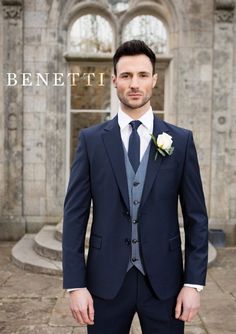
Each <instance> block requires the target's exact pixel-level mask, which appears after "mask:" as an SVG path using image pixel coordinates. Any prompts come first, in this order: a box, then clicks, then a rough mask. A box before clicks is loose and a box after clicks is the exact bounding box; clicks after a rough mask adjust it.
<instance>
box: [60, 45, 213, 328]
mask: <svg viewBox="0 0 236 334" xmlns="http://www.w3.org/2000/svg"><path fill="white" fill-rule="evenodd" d="M155 60H156V58H155V55H154V53H153V52H152V50H151V49H150V48H149V47H148V46H147V45H146V44H145V43H144V42H142V41H139V40H132V41H128V42H126V43H124V44H122V45H121V46H120V47H119V48H118V49H117V51H116V53H115V55H114V57H113V63H114V77H113V83H114V86H115V88H116V90H117V95H118V97H119V100H120V109H119V111H118V114H117V115H116V116H115V117H114V118H113V119H112V120H110V121H107V122H105V123H103V124H99V125H96V126H92V127H90V128H87V129H84V130H81V132H80V138H79V144H78V148H77V151H76V155H75V159H74V162H73V165H72V168H71V176H70V180H69V186H68V190H67V194H66V198H65V205H64V231H63V269H64V288H65V289H68V290H69V294H70V308H71V311H72V313H73V316H74V318H75V319H76V320H77V321H78V322H79V323H81V324H87V325H88V326H87V328H88V333H90V334H91V333H95V334H108V333H109V334H128V333H129V330H130V326H131V322H132V319H133V316H134V314H135V312H137V313H138V316H139V319H140V324H141V327H142V333H144V334H180V333H183V332H184V322H185V321H191V320H192V319H193V317H194V316H195V315H196V314H197V312H198V309H199V305H200V295H199V291H200V290H201V289H202V286H203V285H204V284H205V278H206V269H207V250H208V220H207V213H206V207H205V201H204V195H203V190H202V184H201V177H200V172H199V166H198V161H197V154H196V150H195V146H194V142H193V137H192V132H191V131H189V130H186V129H182V128H179V127H177V126H174V125H171V124H169V123H167V122H164V121H162V120H160V119H159V118H157V117H156V116H154V114H153V112H152V109H151V105H150V98H151V95H152V90H153V88H154V86H155V84H156V82H157V74H155ZM152 134H153V137H151V135H152ZM159 135H160V136H159ZM158 136H159V137H158ZM157 137H158V139H157ZM178 198H179V199H180V203H181V208H182V213H183V218H184V228H185V235H186V240H185V269H184V270H183V265H182V253H181V240H180V232H179V224H178V212H177V207H178V206H177V203H178ZM91 199H92V200H93V222H92V228H91V235H90V244H89V254H88V259H87V263H85V258H84V241H85V232H86V227H87V222H88V217H89V212H90V203H91Z"/></svg>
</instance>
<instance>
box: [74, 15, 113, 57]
mask: <svg viewBox="0 0 236 334" xmlns="http://www.w3.org/2000/svg"><path fill="white" fill-rule="evenodd" d="M112 46H113V33H112V29H111V26H110V24H109V22H108V21H107V20H106V19H105V18H103V17H102V16H100V15H94V14H88V15H84V16H81V17H80V18H79V19H77V20H76V21H75V22H74V24H73V25H72V28H71V31H70V38H69V50H70V51H75V52H78V53H79V54H80V55H86V56H88V55H89V54H90V55H92V56H94V54H96V55H97V56H99V55H106V54H108V55H109V54H110V55H111V54H112V51H113V50H112V49H113V48H112Z"/></svg>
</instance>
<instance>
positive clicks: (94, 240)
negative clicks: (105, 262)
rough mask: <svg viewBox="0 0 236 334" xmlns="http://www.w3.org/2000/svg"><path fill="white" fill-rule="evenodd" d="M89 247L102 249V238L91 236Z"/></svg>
mask: <svg viewBox="0 0 236 334" xmlns="http://www.w3.org/2000/svg"><path fill="white" fill-rule="evenodd" d="M89 245H90V246H91V247H93V248H98V249H99V248H101V247H102V237H100V236H98V235H95V234H91V236H90V239H89Z"/></svg>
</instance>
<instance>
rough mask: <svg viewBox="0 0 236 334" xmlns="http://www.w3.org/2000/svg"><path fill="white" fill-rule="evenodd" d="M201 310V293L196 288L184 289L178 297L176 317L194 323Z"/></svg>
mask: <svg viewBox="0 0 236 334" xmlns="http://www.w3.org/2000/svg"><path fill="white" fill-rule="evenodd" d="M199 308H200V293H199V292H198V291H196V289H194V288H189V287H183V288H182V289H181V291H180V293H179V295H178V298H177V303H176V308H175V317H176V319H179V320H183V321H192V320H193V318H194V317H195V316H196V315H197V313H198V311H199Z"/></svg>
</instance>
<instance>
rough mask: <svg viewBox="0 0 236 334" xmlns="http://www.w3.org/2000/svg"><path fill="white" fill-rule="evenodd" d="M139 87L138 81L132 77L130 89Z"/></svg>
mask: <svg viewBox="0 0 236 334" xmlns="http://www.w3.org/2000/svg"><path fill="white" fill-rule="evenodd" d="M138 87H139V80H138V78H137V77H132V79H131V81H130V88H138Z"/></svg>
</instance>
